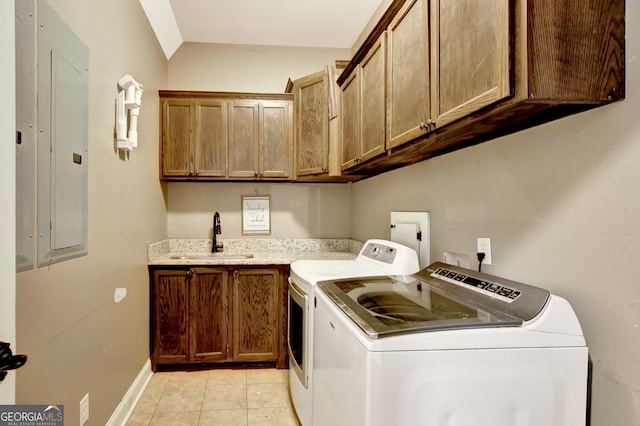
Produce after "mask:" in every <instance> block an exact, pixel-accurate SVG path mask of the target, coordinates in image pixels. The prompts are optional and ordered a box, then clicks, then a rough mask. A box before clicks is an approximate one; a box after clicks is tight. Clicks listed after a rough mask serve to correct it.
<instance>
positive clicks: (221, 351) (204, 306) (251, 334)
mask: <svg viewBox="0 0 640 426" xmlns="http://www.w3.org/2000/svg"><path fill="white" fill-rule="evenodd" d="M150 272H151V273H150V278H151V306H150V314H151V334H150V335H151V342H150V343H151V344H150V351H151V363H152V368H153V370H154V371H156V369H157V366H158V365H175V364H203V363H274V364H275V365H276V367H278V368H286V366H287V363H288V359H287V353H286V297H287V281H286V277H287V275H288V269H287V268H284V267H275V268H272V267H262V268H251V267H217V268H212V267H192V268H167V269H152V270H151V271H150Z"/></svg>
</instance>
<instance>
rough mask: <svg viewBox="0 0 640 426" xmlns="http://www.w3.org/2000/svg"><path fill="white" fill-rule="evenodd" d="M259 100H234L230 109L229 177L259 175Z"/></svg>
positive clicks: (252, 176)
mask: <svg viewBox="0 0 640 426" xmlns="http://www.w3.org/2000/svg"><path fill="white" fill-rule="evenodd" d="M258 130H259V129H258V102H254V101H234V102H231V104H230V111H229V177H232V178H254V177H256V176H258Z"/></svg>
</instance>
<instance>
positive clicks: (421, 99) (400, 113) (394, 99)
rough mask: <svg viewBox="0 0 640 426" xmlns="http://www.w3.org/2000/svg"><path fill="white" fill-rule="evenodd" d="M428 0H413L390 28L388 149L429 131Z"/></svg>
mask: <svg viewBox="0 0 640 426" xmlns="http://www.w3.org/2000/svg"><path fill="white" fill-rule="evenodd" d="M427 13H428V1H427V0H410V1H408V2H406V4H405V5H404V7H403V8H402V9H401V10H400V11H399V12H398V14H397V15H396V16H395V17H394V19H393V21H392V22H391V24H389V27H388V34H389V43H388V45H389V54H388V55H389V62H388V63H389V66H388V68H387V81H388V85H387V108H388V110H389V111H388V119H387V120H388V121H387V123H386V125H387V132H388V134H389V142H388V144H387V148H393V147H396V146H398V145H400V144H403V143H405V142H407V141H410V140H412V139H415V138H417V137H418V136H421V135H423V134H424V133H425V131H426V130H427V129H428V128H429V127H428V123H430V120H431V109H430V96H431V95H430V84H431V83H430V78H429V31H428V28H429V27H428V19H427Z"/></svg>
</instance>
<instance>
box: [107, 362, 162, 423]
mask: <svg viewBox="0 0 640 426" xmlns="http://www.w3.org/2000/svg"><path fill="white" fill-rule="evenodd" d="M152 375H153V372H152V371H151V360H147V362H146V363H145V364H144V366H143V367H142V370H140V372H139V373H138V376H137V377H136V379H135V380H134V381H133V383H132V384H131V386H130V387H129V390H128V391H127V393H126V394H125V395H124V397H123V398H122V401H120V404H118V407H116V410H115V411H114V412H113V414H112V415H111V418H110V419H109V421H107V426H122V425H124V424H125V423H126V422H127V420H128V419H129V416H131V413H132V412H133V409H134V408H135V406H136V404H137V403H138V400H139V399H140V396H141V395H142V392H144V389H145V388H146V387H147V383H149V380H151V376H152Z"/></svg>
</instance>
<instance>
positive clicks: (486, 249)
mask: <svg viewBox="0 0 640 426" xmlns="http://www.w3.org/2000/svg"><path fill="white" fill-rule="evenodd" d="M478 253H484V260H483V261H482V264H483V265H491V238H478Z"/></svg>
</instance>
